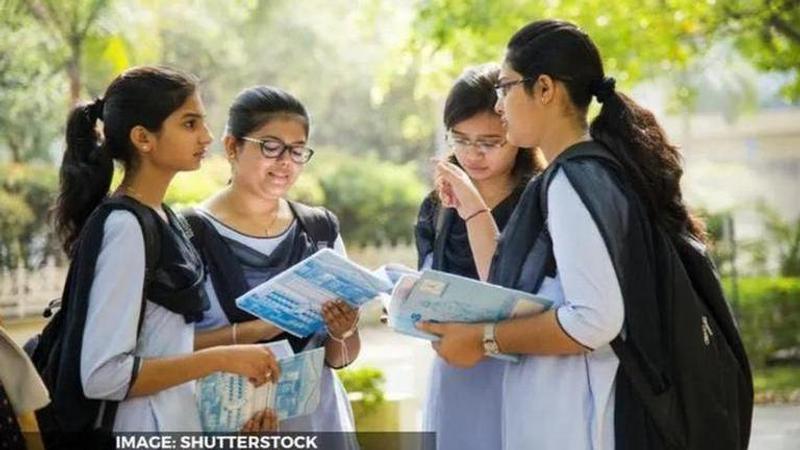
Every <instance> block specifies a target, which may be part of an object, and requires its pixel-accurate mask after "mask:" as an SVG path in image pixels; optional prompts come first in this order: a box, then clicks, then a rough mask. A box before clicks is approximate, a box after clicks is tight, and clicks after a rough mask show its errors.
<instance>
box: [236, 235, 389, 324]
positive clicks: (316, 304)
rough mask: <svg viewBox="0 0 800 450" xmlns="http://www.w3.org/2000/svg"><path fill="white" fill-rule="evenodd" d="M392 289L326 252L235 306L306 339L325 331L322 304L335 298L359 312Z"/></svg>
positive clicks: (295, 266)
mask: <svg viewBox="0 0 800 450" xmlns="http://www.w3.org/2000/svg"><path fill="white" fill-rule="evenodd" d="M392 286H393V285H392V283H391V281H389V280H388V279H386V278H384V277H381V276H377V275H375V274H374V273H372V272H371V271H370V270H368V269H365V268H363V267H361V266H359V265H358V264H356V263H354V262H352V261H350V260H349V259H347V258H345V257H344V256H342V255H340V254H338V253H336V252H335V251H333V250H331V249H327V248H326V249H323V250H320V251H318V252H317V253H315V254H314V255H312V256H310V257H308V258H306V259H304V260H303V261H300V262H299V263H297V264H295V265H294V266H292V267H290V268H288V269H286V270H285V271H283V272H281V273H280V274H279V275H277V276H275V277H273V278H271V279H270V280H268V281H266V282H264V283H263V284H260V285H258V286H256V287H255V288H253V289H252V290H250V291H248V292H247V293H245V294H244V295H242V296H241V297H239V298H237V299H236V305H237V306H238V307H239V308H241V309H243V310H245V311H247V312H249V313H250V314H252V315H254V316H256V317H258V318H260V319H262V320H265V321H267V322H269V323H272V324H274V325H275V326H277V327H278V328H281V329H282V330H285V331H286V332H288V333H290V334H292V335H294V336H297V337H306V336H309V335H311V334H313V333H315V332H317V331H319V330H321V329H322V328H323V327H324V325H325V322H324V320H323V318H322V313H321V308H322V304H323V303H325V302H327V301H330V300H335V299H337V298H338V299H342V300H344V301H345V302H347V303H348V304H349V305H350V306H352V307H354V308H358V307H360V306H361V305H363V304H365V303H367V302H369V301H370V300H373V299H375V298H377V296H378V294H380V293H381V292H389V291H391V289H392Z"/></svg>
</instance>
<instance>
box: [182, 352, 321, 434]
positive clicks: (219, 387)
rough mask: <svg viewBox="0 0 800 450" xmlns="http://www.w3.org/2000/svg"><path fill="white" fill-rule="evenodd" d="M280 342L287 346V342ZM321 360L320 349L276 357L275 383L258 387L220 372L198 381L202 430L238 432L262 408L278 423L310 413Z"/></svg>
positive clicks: (317, 393) (315, 403) (317, 394)
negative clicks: (277, 375)
mask: <svg viewBox="0 0 800 450" xmlns="http://www.w3.org/2000/svg"><path fill="white" fill-rule="evenodd" d="M280 342H286V344H287V345H286V346H287V347H288V342H287V341H280ZM289 349H290V350H289V351H290V352H291V347H289ZM273 352H274V353H275V354H276V356H277V354H278V353H279V352H277V351H273ZM324 360H325V348H323V347H320V348H317V349H314V350H309V351H305V352H301V353H298V354H290V355H288V356H286V357H283V358H280V359H279V361H278V363H279V364H280V367H281V376H280V378H279V379H278V382H277V383H266V384H264V385H262V386H259V387H255V386H254V385H253V384H251V383H250V382H249V381H248V380H247V378H245V377H243V376H241V375H236V374H232V373H224V372H216V373H214V374H211V375H209V376H207V377H205V378H202V379H200V380H198V382H197V406H198V410H199V412H200V422H201V424H202V426H203V431H206V432H234V431H238V430H240V429H241V428H242V426H244V424H245V422H247V420H249V419H250V418H251V417H253V415H254V414H255V413H257V412H259V411H262V410H264V409H266V408H272V409H274V410H275V411H276V412H277V414H278V419H279V420H284V419H288V418H291V417H296V416H303V415H307V414H311V413H312V412H314V411H315V410H316V409H317V406H318V405H319V399H320V385H321V380H322V370H323V363H324Z"/></svg>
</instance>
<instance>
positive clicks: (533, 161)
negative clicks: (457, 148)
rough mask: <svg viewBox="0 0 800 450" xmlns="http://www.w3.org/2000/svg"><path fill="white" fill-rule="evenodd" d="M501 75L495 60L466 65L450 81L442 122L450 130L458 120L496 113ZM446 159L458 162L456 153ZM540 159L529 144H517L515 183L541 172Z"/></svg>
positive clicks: (524, 181) (514, 169)
mask: <svg viewBox="0 0 800 450" xmlns="http://www.w3.org/2000/svg"><path fill="white" fill-rule="evenodd" d="M499 78H500V67H499V66H497V65H496V64H484V65H481V66H477V67H470V68H468V69H466V70H465V71H464V72H463V73H462V74H461V75H460V76H459V77H458V78H457V79H456V81H455V83H453V87H452V88H450V92H449V93H448V94H447V100H445V103H444V114H443V120H444V126H445V128H447V130H448V131H449V130H451V129H452V128H453V127H455V126H456V125H458V123H459V122H463V121H464V120H467V119H469V118H470V117H473V116H475V115H477V114H481V113H490V114H497V112H496V111H495V109H494V105H495V103H497V93H496V92H495V89H494V86H495V84H497V81H498V80H499ZM448 160H449V161H450V162H452V163H453V164H456V165H458V160H457V159H456V157H455V154H452V153H451V154H450V155H449V156H448ZM542 169H543V167H542V166H541V164H540V162H539V159H538V158H536V157H535V155H534V151H533V150H532V149H529V148H519V149H518V151H517V157H516V159H515V160H514V167H513V168H512V170H511V175H512V176H513V177H514V178H515V179H516V181H517V184H518V185H521V184H526V183H527V182H528V180H530V179H531V178H532V177H533V176H534V175H536V174H537V173H539V172H541V171H542Z"/></svg>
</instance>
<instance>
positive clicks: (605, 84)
mask: <svg viewBox="0 0 800 450" xmlns="http://www.w3.org/2000/svg"><path fill="white" fill-rule="evenodd" d="M616 86H617V80H615V79H614V78H613V77H605V78H603V79H600V80H597V81H595V82H594V83H592V86H591V89H592V94H593V95H594V96H595V97H597V101H598V102H600V103H605V102H606V101H608V99H610V98H611V96H612V95H614V89H615V88H616Z"/></svg>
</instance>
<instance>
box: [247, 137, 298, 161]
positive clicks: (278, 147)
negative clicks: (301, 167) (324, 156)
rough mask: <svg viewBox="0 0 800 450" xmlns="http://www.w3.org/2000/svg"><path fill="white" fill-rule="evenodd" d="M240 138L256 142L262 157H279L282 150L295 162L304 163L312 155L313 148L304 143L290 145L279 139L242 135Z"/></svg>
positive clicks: (282, 152)
mask: <svg viewBox="0 0 800 450" xmlns="http://www.w3.org/2000/svg"><path fill="white" fill-rule="evenodd" d="M242 140H244V141H248V142H253V143H256V144H258V146H259V147H260V148H261V154H262V155H263V156H264V158H268V159H277V158H280V157H281V156H282V155H283V154H284V152H286V151H288V152H289V157H290V158H292V161H294V162H296V163H297V164H305V163H307V162H308V160H310V159H311V157H312V156H314V150H313V149H311V148H310V147H306V146H304V145H290V144H287V143H285V142H283V141H281V140H280V139H274V138H267V139H255V138H250V137H243V138H242Z"/></svg>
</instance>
